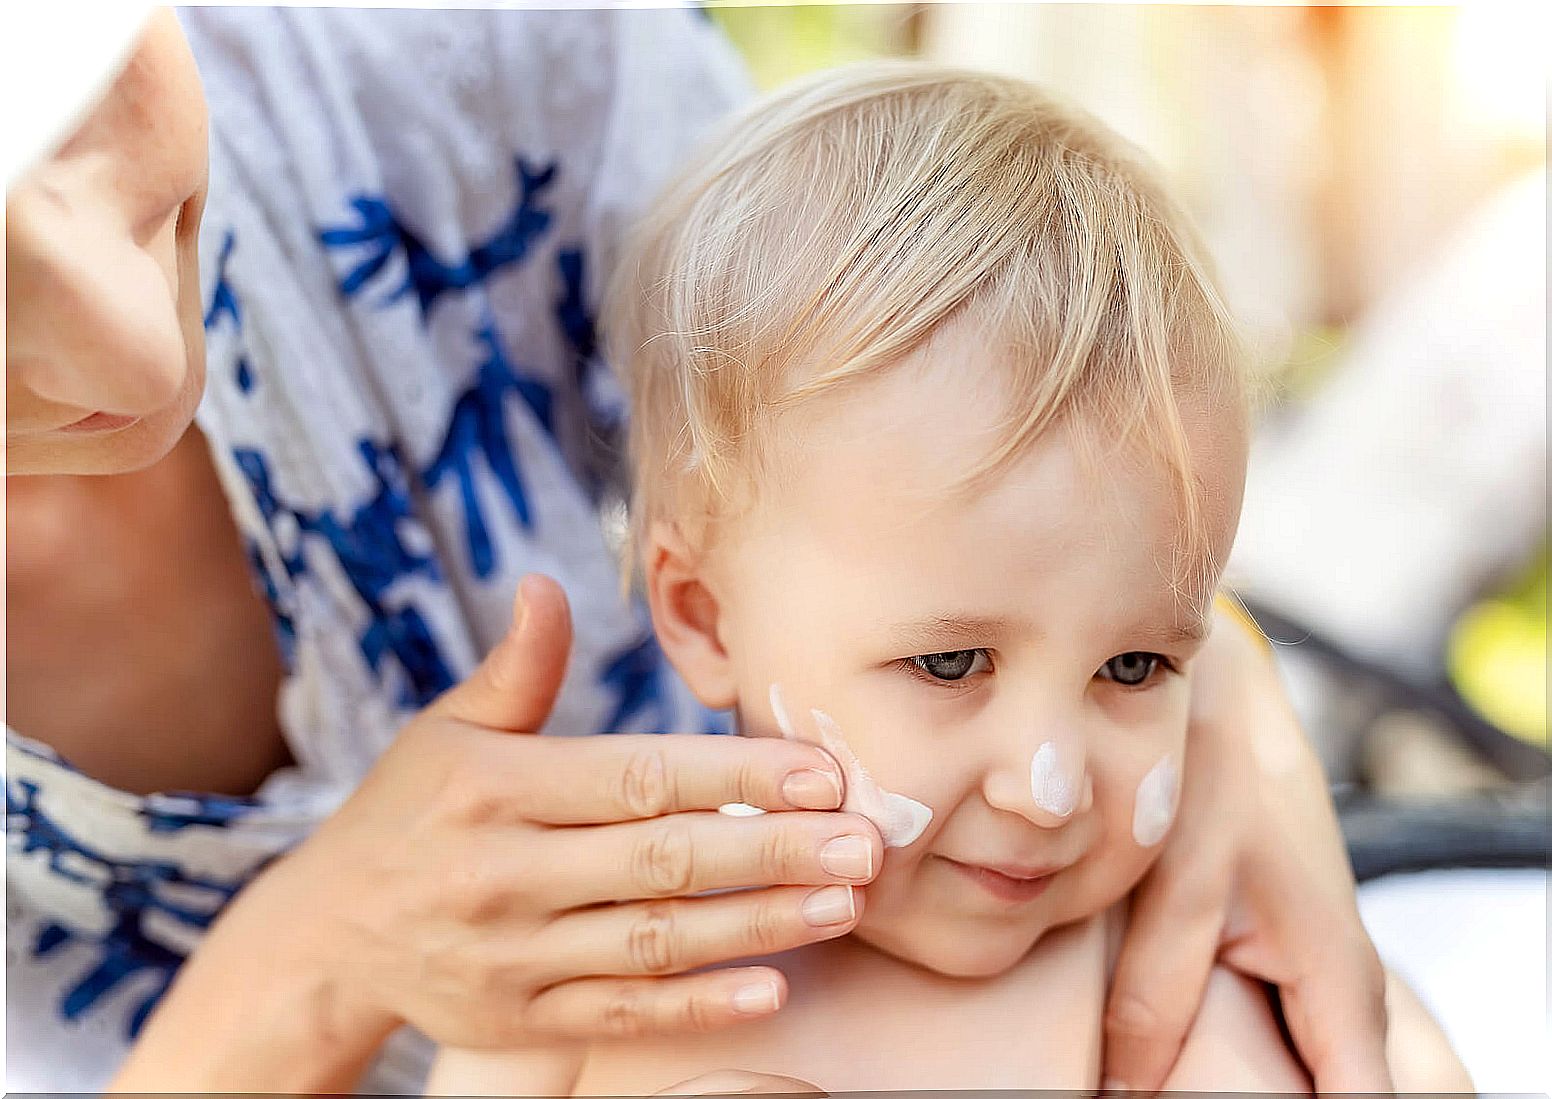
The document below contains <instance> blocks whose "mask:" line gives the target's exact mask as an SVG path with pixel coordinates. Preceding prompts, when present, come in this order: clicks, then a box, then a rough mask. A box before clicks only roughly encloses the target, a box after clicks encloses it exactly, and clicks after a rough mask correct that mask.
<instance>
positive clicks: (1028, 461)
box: [706, 335, 1245, 976]
mask: <svg viewBox="0 0 1552 1099" xmlns="http://www.w3.org/2000/svg"><path fill="white" fill-rule="evenodd" d="M985 354H986V352H985V350H984V349H983V348H980V347H978V346H976V345H974V344H973V343H972V342H971V341H969V340H968V339H966V338H963V337H959V338H955V337H953V336H952V335H950V336H940V337H939V338H938V339H936V340H934V341H932V343H931V344H930V345H929V346H928V347H927V348H924V349H923V350H921V351H919V352H917V353H916V354H915V355H914V356H912V360H911V361H910V362H909V363H906V364H903V365H902V366H900V367H899V368H897V369H895V370H893V371H892V372H891V373H890V374H889V375H887V376H886V377H884V378H882V379H879V380H878V381H876V382H870V383H867V384H866V385H863V386H860V387H858V388H857V389H856V390H855V391H854V392H852V393H850V394H847V395H845V396H842V397H835V398H824V399H821V400H820V401H817V402H815V405H814V407H813V409H812V411H807V410H805V411H804V412H803V413H802V415H801V419H798V418H794V420H793V422H792V423H791V424H790V425H788V427H789V429H790V438H788V439H786V440H783V441H779V449H778V454H779V458H778V465H779V467H780V468H781V470H782V476H781V478H780V481H779V483H778V484H771V485H762V487H761V494H760V498H759V500H758V502H757V504H756V505H755V507H754V508H753V509H752V511H751V512H750V513H749V514H748V515H747V516H744V517H740V518H739V519H738V521H737V522H736V524H735V525H734V526H733V527H731V528H730V529H729V530H728V531H726V532H725V534H724V536H723V540H722V541H721V542H720V543H719V545H718V546H717V548H716V551H715V554H714V555H713V560H712V561H711V562H709V564H708V572H707V577H706V584H707V587H708V588H709V589H710V591H711V593H712V595H713V597H714V598H715V600H716V602H717V605H718V608H719V610H718V619H717V634H718V636H719V639H720V642H721V645H722V647H723V649H724V650H725V652H726V654H727V660H728V661H729V665H730V667H729V674H730V675H731V678H732V681H733V683H734V689H735V690H736V693H737V698H738V708H739V713H740V718H741V723H742V730H743V732H744V733H745V735H780V733H779V731H778V724H777V719H776V716H775V715H774V714H773V711H772V706H771V703H770V688H771V685H772V684H773V683H775V684H778V685H779V695H780V698H781V699H782V700H783V701H784V703H785V706H784V708H785V710H786V711H787V713H788V715H790V721H791V724H792V725H793V726H795V727H796V729H797V731H798V733H799V735H802V736H804V737H805V738H806V739H817V731H816V723H815V719H814V717H813V715H812V712H811V711H812V710H814V709H818V710H819V711H821V712H822V713H823V714H824V715H827V716H828V717H829V718H830V719H832V720H833V723H834V726H833V728H835V729H838V730H839V733H840V735H841V736H842V737H843V738H844V739H845V741H846V743H847V745H848V746H849V747H850V749H851V751H852V752H854V753H855V754H856V757H857V759H858V761H860V763H861V764H862V766H863V767H865V768H866V770H867V771H868V772H869V773H870V774H871V776H872V778H873V779H874V780H875V781H876V782H877V783H878V785H879V786H881V787H883V788H884V789H886V790H889V791H894V792H897V793H900V794H903V795H906V796H908V797H910V798H912V799H915V800H916V801H918V802H921V803H923V804H925V805H926V806H928V807H930V808H931V810H932V819H931V822H930V824H929V825H928V826H927V828H926V829H925V831H923V832H922V833H921V835H920V836H919V838H917V839H916V840H915V841H914V842H913V843H911V844H909V845H908V846H905V847H900V848H892V849H890V850H888V852H887V853H886V856H885V859H884V865H883V870H882V872H881V874H880V876H879V878H878V879H877V881H876V882H875V883H874V884H873V885H872V886H871V887H869V889H868V897H867V906H866V911H865V914H864V918H863V921H862V924H861V926H860V928H859V930H858V932H857V933H858V934H859V935H860V936H861V937H862V938H864V939H865V940H867V941H869V942H872V943H873V944H875V945H877V946H878V947H880V948H882V949H885V950H887V951H889V952H890V953H892V954H895V955H897V956H899V957H902V958H904V959H906V960H909V961H912V962H914V963H916V964H920V965H923V966H926V967H928V968H931V969H934V970H937V971H940V972H944V973H949V974H953V975H959V976H983V975H990V974H994V973H998V972H1001V971H1002V970H1004V969H1006V968H1008V967H1009V966H1011V965H1012V964H1014V963H1015V962H1017V961H1018V959H1019V958H1020V957H1022V956H1023V955H1024V954H1025V953H1026V952H1027V951H1028V949H1029V947H1030V946H1031V945H1032V944H1033V943H1034V942H1035V940H1036V939H1037V938H1038V937H1039V936H1040V935H1041V934H1042V933H1043V932H1045V931H1046V930H1047V929H1049V928H1052V927H1055V926H1057V925H1060V924H1062V923H1065V922H1069V921H1072V920H1074V919H1079V918H1082V917H1084V916H1087V915H1090V914H1092V913H1095V912H1097V911H1099V910H1101V909H1102V908H1103V907H1105V906H1107V905H1108V904H1110V903H1112V902H1113V901H1115V900H1117V899H1119V898H1121V897H1122V896H1124V895H1125V893H1126V892H1127V891H1128V890H1129V889H1130V888H1131V887H1132V885H1133V884H1135V882H1136V881H1137V879H1138V878H1139V877H1140V876H1141V875H1142V873H1143V872H1144V871H1145V870H1146V869H1147V867H1148V865H1149V863H1150V861H1151V858H1152V857H1153V855H1155V854H1156V853H1157V846H1156V845H1157V843H1158V842H1159V841H1160V839H1161V838H1162V836H1163V833H1164V830H1165V828H1166V827H1167V823H1168V821H1169V820H1170V819H1171V817H1172V813H1173V807H1174V795H1175V792H1176V789H1177V788H1178V787H1177V779H1178V776H1179V774H1180V771H1179V768H1180V765H1181V762H1182V752H1183V749H1184V739H1185V730H1186V719H1187V709H1188V702H1189V676H1190V663H1191V659H1192V657H1193V655H1194V654H1195V653H1196V651H1197V650H1198V648H1199V647H1200V641H1201V633H1202V631H1203V629H1204V628H1205V626H1204V622H1203V620H1202V617H1201V614H1202V612H1203V611H1204V610H1205V609H1206V608H1208V607H1209V606H1210V590H1211V589H1210V588H1208V589H1207V590H1204V591H1199V592H1184V593H1182V592H1180V591H1178V590H1177V589H1176V587H1175V586H1174V585H1173V584H1172V582H1171V577H1172V570H1171V562H1172V557H1171V554H1172V553H1173V552H1174V547H1175V544H1176V535H1177V518H1176V512H1175V506H1174V499H1175V497H1174V494H1173V492H1172V490H1171V486H1170V482H1169V477H1168V475H1167V473H1166V472H1165V471H1163V470H1162V469H1159V468H1156V467H1155V466H1152V465H1149V464H1147V463H1145V462H1144V461H1143V460H1142V459H1141V457H1140V455H1138V454H1136V453H1134V452H1130V451H1127V450H1121V449H1116V448H1114V447H1109V444H1107V442H1106V441H1105V440H1100V442H1099V444H1098V445H1097V446H1096V447H1095V448H1094V449H1093V451H1092V454H1093V460H1092V461H1091V462H1088V463H1087V464H1085V461H1084V459H1083V458H1081V457H1080V452H1079V449H1078V445H1077V444H1076V443H1075V441H1074V440H1075V436H1074V435H1073V434H1071V433H1070V431H1069V430H1068V429H1067V428H1064V427H1061V426H1058V427H1054V428H1051V429H1050V430H1048V431H1046V432H1045V433H1044V434H1043V435H1042V436H1041V437H1040V438H1039V439H1037V440H1036V442H1035V444H1034V445H1033V446H1032V447H1031V448H1030V449H1029V450H1028V451H1026V452H1025V453H1024V454H1023V455H1022V456H1021V457H1020V458H1019V460H1018V461H1017V462H1016V463H1015V464H1013V465H1012V466H1010V467H1009V468H1008V469H1007V471H1006V472H1005V473H1002V474H1000V475H999V476H998V477H997V479H995V480H994V481H992V482H991V483H990V484H989V485H988V486H987V487H986V489H985V490H984V491H981V492H978V493H966V492H964V491H962V490H960V491H956V490H955V489H954V486H955V484H956V482H957V481H958V480H959V479H960V478H961V477H962V476H963V475H964V473H965V472H966V471H967V470H969V469H970V468H972V467H973V466H975V465H976V464H977V463H978V462H979V461H980V460H981V459H982V458H983V457H984V456H985V455H986V454H987V453H988V451H989V449H990V447H991V446H992V445H993V443H994V441H995V439H996V434H995V430H996V428H995V424H996V420H997V418H998V417H999V415H1000V414H1001V413H1002V411H1003V408H1004V406H1003V404H1002V401H1001V397H1000V395H999V394H998V393H997V392H996V391H995V390H994V388H993V385H992V383H991V382H990V381H986V382H972V381H967V380H966V379H970V378H987V377H988V376H989V375H992V374H993V373H994V372H993V371H990V370H986V369H983V368H982V367H981V366H980V365H979V364H976V363H975V362H974V359H973V356H976V355H985ZM821 405H822V406H823V407H820V406H821ZM1187 414H1188V416H1190V417H1191V420H1192V421H1194V426H1191V425H1188V426H1189V430H1190V436H1191V444H1192V450H1193V454H1194V455H1195V456H1196V459H1195V460H1196V467H1195V469H1194V474H1195V475H1196V476H1197V477H1198V478H1199V479H1200V481H1201V488H1202V491H1203V494H1204V497H1205V499H1206V508H1207V517H1208V522H1209V525H1210V542H1211V545H1212V549H1213V552H1214V555H1215V557H1214V559H1215V560H1217V561H1220V562H1221V561H1222V560H1223V559H1224V557H1226V556H1227V554H1228V550H1229V547H1230V544H1231V542H1232V538H1233V531H1234V527H1235V524H1236V522H1237V518H1238V514H1239V504H1240V495H1241V489H1242V484H1243V470H1244V460H1245V459H1244V444H1243V438H1242V432H1241V428H1240V425H1239V423H1238V421H1237V417H1234V416H1220V417H1219V420H1220V422H1217V423H1211V422H1209V416H1210V413H1208V412H1207V411H1205V410H1196V411H1195V412H1192V410H1190V409H1187ZM1107 447H1108V449H1107ZM1215 579H1216V577H1215V576H1210V577H1208V578H1207V582H1209V583H1210V582H1212V581H1213V580H1215ZM820 720H821V721H822V720H823V718H821V719H820ZM843 762H844V761H843Z"/></svg>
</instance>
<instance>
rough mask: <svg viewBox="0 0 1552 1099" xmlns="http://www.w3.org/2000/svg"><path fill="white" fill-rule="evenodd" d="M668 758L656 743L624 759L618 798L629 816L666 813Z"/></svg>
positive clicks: (668, 791)
mask: <svg viewBox="0 0 1552 1099" xmlns="http://www.w3.org/2000/svg"><path fill="white" fill-rule="evenodd" d="M669 794H670V789H669V782H668V761H667V760H666V759H664V757H663V750H662V749H661V748H659V747H656V746H650V747H645V748H641V749H639V750H638V751H636V752H634V753H632V754H631V757H630V758H629V759H627V760H626V761H625V768H624V770H623V771H622V772H621V773H620V801H621V803H622V804H623V805H624V806H625V809H626V810H627V811H628V812H629V813H631V815H633V816H635V817H638V818H641V819H646V818H650V817H660V816H662V815H663V814H664V813H666V812H668V811H669V809H670V808H672V806H671V805H670V804H669V802H670V798H669Z"/></svg>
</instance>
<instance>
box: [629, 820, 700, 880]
mask: <svg viewBox="0 0 1552 1099" xmlns="http://www.w3.org/2000/svg"><path fill="white" fill-rule="evenodd" d="M634 870H635V877H636V885H637V886H638V888H640V890H641V891H642V892H643V893H644V894H645V895H647V896H649V897H676V896H679V895H681V894H684V893H688V892H689V891H690V886H691V884H692V883H693V882H694V880H695V849H694V845H693V844H692V843H691V842H690V837H689V835H688V834H687V833H686V832H685V830H684V829H683V828H681V827H679V826H678V825H676V824H664V825H662V826H660V827H658V828H657V829H655V830H654V831H653V833H652V834H651V835H650V836H648V837H647V838H646V839H644V840H642V841H641V843H640V844H639V845H637V847H636V854H635V867H634Z"/></svg>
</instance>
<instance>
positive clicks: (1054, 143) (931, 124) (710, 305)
mask: <svg viewBox="0 0 1552 1099" xmlns="http://www.w3.org/2000/svg"><path fill="white" fill-rule="evenodd" d="M609 298H610V304H609V306H608V308H607V309H606V314H605V315H606V318H607V319H606V331H605V338H606V346H607V350H608V354H609V356H610V358H611V360H612V361H613V363H614V364H615V366H616V368H617V369H618V370H620V372H621V373H622V375H623V377H624V379H625V381H626V385H627V387H628V389H629V392H630V397H631V415H632V420H631V444H630V449H631V459H632V462H633V467H634V478H635V480H634V492H633V497H632V520H633V522H632V526H633V528H634V531H635V534H636V543H637V545H638V546H639V545H640V544H641V535H642V533H643V532H644V531H645V529H646V524H647V523H649V522H650V521H651V520H653V519H655V518H666V517H672V518H673V519H674V520H675V521H676V522H679V523H680V524H681V525H684V524H689V525H691V526H696V527H699V528H702V529H704V528H705V527H706V525H707V524H709V523H711V522H712V521H714V520H715V519H716V518H718V517H719V516H720V515H723V514H725V513H727V512H728V511H730V510H736V508H737V506H738V504H739V503H740V501H746V500H747V499H748V491H747V490H749V489H751V488H753V487H754V486H755V485H757V483H758V480H759V478H760V476H761V475H762V469H761V466H762V462H763V449H762V446H761V443H762V432H761V431H760V430H759V429H760V427H761V426H762V423H763V422H764V421H765V419H766V418H768V417H771V416H773V415H777V414H780V413H781V412H783V411H784V410H787V409H789V408H792V407H794V406H796V405H798V404H800V403H802V402H805V401H808V400H811V399H813V398H814V397H816V396H818V395H820V394H823V393H826V392H830V391H833V390H835V389H837V388H839V387H842V386H848V385H852V384H855V383H856V382H858V381H860V380H861V379H864V378H867V377H869V376H873V375H876V374H878V373H879V372H881V371H885V370H887V369H889V367H890V366H891V365H892V364H893V363H896V362H898V361H899V360H900V359H901V357H902V356H905V355H907V354H908V353H910V352H911V351H912V350H913V349H915V348H917V347H918V346H920V345H921V344H922V342H923V341H924V340H925V339H927V338H928V337H929V336H931V335H932V333H934V332H935V331H936V330H938V329H939V328H940V327H941V326H943V325H944V324H945V323H946V322H947V321H948V320H949V319H950V318H953V317H956V316H961V315H974V316H976V318H977V320H978V321H982V322H983V323H984V324H985V325H986V326H987V328H988V330H989V331H991V332H993V333H995V334H996V336H997V337H998V340H999V342H1000V343H1001V344H1002V345H1003V347H1004V348H1005V349H1006V350H1008V351H1010V352H1012V353H1011V354H1007V355H1002V356H998V357H997V358H998V359H999V361H1003V360H1005V361H1007V362H1009V363H1011V364H1013V365H1012V366H1011V367H1010V368H1009V369H1008V371H1007V373H1008V377H1007V380H1006V384H1007V386H1008V392H1009V394H1010V397H1011V399H1010V401H1009V402H1008V408H1009V410H1010V411H1009V415H1008V419H1007V422H1006V424H1005V430H1004V431H1003V432H1002V435H1001V442H1000V443H999V444H998V445H997V446H995V447H994V448H993V449H992V450H991V452H990V453H988V455H987V456H986V459H985V461H984V462H983V463H981V464H980V465H979V466H978V467H977V468H975V469H973V470H967V471H966V482H967V483H969V482H974V481H976V480H978V479H980V478H982V477H984V476H987V475H990V474H992V473H995V472H996V471H997V470H998V469H1000V468H1002V467H1003V466H1004V465H1005V464H1006V463H1007V462H1009V461H1010V460H1011V459H1013V458H1015V457H1016V456H1017V455H1018V454H1020V453H1021V451H1022V449H1023V448H1024V447H1025V446H1026V445H1027V444H1028V443H1029V441H1030V440H1032V439H1033V438H1034V437H1035V436H1036V435H1037V434H1039V432H1040V431H1041V430H1042V429H1044V428H1045V427H1046V426H1048V425H1049V424H1051V423H1052V422H1053V421H1054V420H1055V419H1056V418H1057V417H1059V416H1065V415H1067V414H1072V415H1073V418H1074V419H1075V420H1081V421H1083V422H1094V421H1093V420H1092V419H1091V417H1098V419H1099V421H1102V422H1103V423H1104V424H1105V425H1107V426H1109V427H1112V428H1116V429H1119V430H1120V431H1122V432H1124V433H1126V434H1127V435H1128V436H1133V435H1136V436H1140V437H1142V438H1144V439H1145V440H1146V441H1147V442H1148V443H1149V444H1150V445H1151V446H1152V447H1153V448H1154V451H1155V452H1156V453H1157V454H1158V455H1159V456H1160V457H1161V458H1162V459H1163V460H1164V461H1166V462H1167V463H1168V464H1169V466H1170V468H1171V469H1172V470H1173V471H1174V473H1175V475H1176V483H1177V485H1178V486H1179V492H1180V500H1181V505H1182V507H1183V509H1184V510H1183V524H1182V525H1183V528H1185V532H1186V534H1187V535H1188V536H1189V535H1190V534H1192V533H1193V532H1195V533H1198V534H1199V531H1198V526H1199V522H1198V518H1199V504H1198V501H1197V499H1196V491H1195V488H1194V485H1193V483H1192V479H1191V476H1190V472H1189V471H1190V464H1189V460H1188V459H1189V454H1188V448H1187V446H1186V438H1185V433H1184V430H1183V427H1182V423H1181V417H1180V413H1179V408H1178V405H1177V395H1178V393H1179V392H1181V391H1183V390H1185V389H1187V388H1189V389H1193V390H1202V389H1206V390H1209V391H1212V392H1214V393H1216V394H1219V395H1227V396H1229V397H1230V398H1231V399H1232V398H1234V397H1235V395H1240V396H1239V399H1241V400H1242V399H1243V397H1242V392H1243V385H1242V383H1241V381H1240V378H1239V374H1240V371H1239V369H1238V367H1237V365H1236V364H1237V362H1238V359H1239V357H1240V342H1239V339H1238V335H1237V332H1236V330H1235V327H1234V324H1233V322H1232V320H1231V318H1230V316H1229V313H1228V311H1227V309H1226V308H1225V307H1224V305H1223V303H1222V301H1221V299H1220V297H1219V295H1218V293H1217V292H1216V291H1215V289H1214V288H1213V285H1212V278H1211V275H1210V271H1209V268H1208V263H1207V259H1206V256H1205V253H1204V251H1203V250H1202V248H1201V247H1200V246H1199V244H1198V242H1197V240H1196V238H1195V235H1194V233H1193V231H1192V229H1191V227H1190V225H1189V223H1188V221H1187V219H1186V218H1185V216H1184V215H1183V213H1182V212H1181V211H1180V210H1179V209H1178V208H1177V207H1176V206H1175V204H1174V203H1173V202H1171V201H1170V199H1169V198H1168V197H1167V196H1166V195H1165V193H1164V191H1163V189H1162V188H1161V187H1160V186H1159V185H1158V183H1157V182H1156V180H1155V177H1154V173H1153V171H1152V170H1151V169H1150V168H1149V166H1148V165H1147V164H1146V163H1145V161H1144V159H1143V157H1142V155H1141V154H1140V153H1138V152H1137V151H1136V150H1135V149H1133V148H1132V147H1130V146H1129V145H1127V144H1126V143H1125V142H1123V141H1122V140H1121V139H1120V138H1118V137H1116V136H1115V135H1113V134H1111V133H1110V132H1109V131H1107V130H1106V129H1105V128H1104V127H1103V126H1102V125H1101V124H1099V123H1098V122H1097V121H1095V120H1093V119H1092V118H1090V117H1088V116H1086V115H1085V114H1083V113H1082V112H1080V111H1077V110H1075V109H1073V108H1071V107H1067V106H1064V105H1061V104H1059V103H1058V102H1057V101H1055V100H1054V99H1053V98H1051V97H1050V96H1048V95H1047V94H1045V93H1044V92H1042V91H1041V90H1039V89H1038V88H1036V87H1034V86H1032V85H1030V84H1028V83H1025V82H1023V81H1019V80H1015V79H1011V78H1008V77H1002V76H996V75H990V74H985V73H976V72H968V71H960V70H954V69H947V68H943V67H940V66H932V65H927V64H921V63H916V62H899V61H894V62H869V63H864V64H858V65H852V66H847V67H845V68H841V69H837V70H833V71H830V72H826V73H821V74H818V75H815V76H812V77H809V78H807V79H804V80H801V81H799V82H797V83H795V84H792V85H790V86H789V87H787V88H785V89H783V90H781V91H779V92H778V93H776V94H774V95H771V96H768V97H766V98H764V99H763V100H761V101H759V102H757V103H755V104H754V105H753V106H751V107H750V108H749V109H748V110H746V111H745V112H743V113H742V114H741V115H740V116H739V117H737V118H736V119H735V120H734V121H733V123H732V124H731V125H730V126H729V127H728V128H726V129H725V130H724V132H723V133H721V134H720V135H719V137H718V139H717V140H716V141H715V142H713V144H712V145H711V147H710V151H709V152H708V153H707V154H706V155H705V156H704V158H703V159H701V160H699V161H698V162H696V163H695V164H693V165H692V166H691V167H690V168H689V169H688V170H687V171H685V172H684V173H683V174H682V175H681V176H680V177H679V178H678V179H677V180H676V181H674V182H673V183H672V184H671V185H670V186H669V187H668V189H667V191H666V192H665V193H664V194H663V195H662V196H661V197H660V198H659V200H658V201H657V203H656V204H655V205H654V207H653V208H652V209H651V211H650V212H649V214H648V216H647V217H646V218H645V219H644V220H643V221H642V222H641V223H640V225H639V226H638V228H637V231H636V233H635V234H634V236H633V238H632V239H631V240H630V241H629V243H628V245H627V247H626V251H625V254H624V256H623V257H622V261H621V263H620V264H619V266H618V268H617V274H616V279H615V282H614V284H613V286H612V288H611V292H610V295H609ZM1195 544H1196V546H1197V548H1198V549H1200V548H1201V545H1202V540H1201V538H1200V537H1198V538H1197V539H1196V540H1195ZM1188 555H1189V554H1188ZM1198 565H1199V567H1201V565H1200V562H1199V563H1198Z"/></svg>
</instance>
